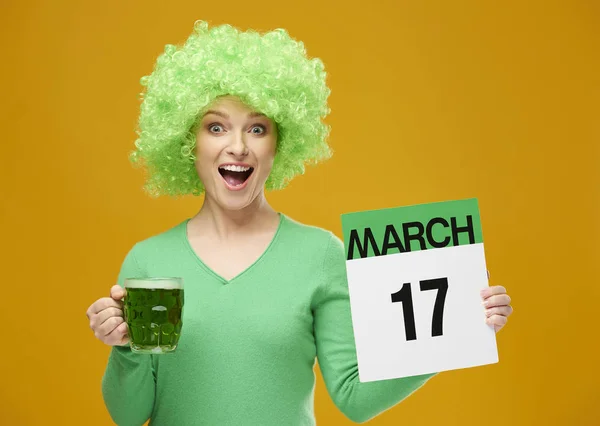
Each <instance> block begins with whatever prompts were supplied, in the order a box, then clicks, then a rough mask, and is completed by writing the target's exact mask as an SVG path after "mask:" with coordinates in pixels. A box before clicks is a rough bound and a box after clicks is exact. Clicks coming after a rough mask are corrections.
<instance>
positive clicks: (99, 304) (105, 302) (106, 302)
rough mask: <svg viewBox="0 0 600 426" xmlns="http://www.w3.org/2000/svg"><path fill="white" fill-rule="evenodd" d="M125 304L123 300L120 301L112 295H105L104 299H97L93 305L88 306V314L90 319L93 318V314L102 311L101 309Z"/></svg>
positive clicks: (119, 306)
mask: <svg viewBox="0 0 600 426" xmlns="http://www.w3.org/2000/svg"><path fill="white" fill-rule="evenodd" d="M122 306H123V303H122V302H118V301H116V300H114V299H112V298H110V297H103V298H102V299H98V300H96V301H95V302H94V303H92V305H91V306H90V307H89V308H88V310H87V312H86V315H87V317H88V319H90V320H91V319H92V316H93V315H96V314H98V313H100V312H101V311H103V310H105V309H108V308H111V307H112V308H119V309H121V307H122Z"/></svg>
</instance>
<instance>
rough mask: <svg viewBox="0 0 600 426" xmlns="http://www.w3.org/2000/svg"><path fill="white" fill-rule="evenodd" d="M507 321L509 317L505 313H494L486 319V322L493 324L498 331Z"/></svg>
mask: <svg viewBox="0 0 600 426" xmlns="http://www.w3.org/2000/svg"><path fill="white" fill-rule="evenodd" d="M507 321H508V318H506V317H505V316H503V315H492V316H491V317H489V318H486V319H485V322H486V324H488V325H493V326H494V328H495V329H496V331H498V330H499V329H501V328H502V327H504V326H505V325H506V323H507Z"/></svg>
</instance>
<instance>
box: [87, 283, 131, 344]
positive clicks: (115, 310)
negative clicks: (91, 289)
mask: <svg viewBox="0 0 600 426" xmlns="http://www.w3.org/2000/svg"><path fill="white" fill-rule="evenodd" d="M125 295H126V291H125V289H124V288H122V287H121V286H119V285H114V286H113V287H112V288H111V289H110V297H103V298H101V299H98V300H96V301H95V302H94V303H92V304H91V306H90V307H89V308H88V310H87V312H86V315H87V317H88V319H89V320H90V328H91V329H92V330H93V331H94V336H96V338H98V340H100V341H102V342H104V343H106V344H107V345H110V346H123V345H127V344H128V343H129V335H128V333H127V323H126V322H125V319H124V318H123V302H122V301H121V299H123V297H125Z"/></svg>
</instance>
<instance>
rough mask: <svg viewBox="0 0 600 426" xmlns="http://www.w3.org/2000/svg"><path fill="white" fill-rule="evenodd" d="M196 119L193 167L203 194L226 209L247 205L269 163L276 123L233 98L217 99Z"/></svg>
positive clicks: (258, 192)
mask: <svg viewBox="0 0 600 426" xmlns="http://www.w3.org/2000/svg"><path fill="white" fill-rule="evenodd" d="M200 120H201V121H200V125H199V127H198V130H197V133H196V170H197V172H198V176H199V177H200V180H201V181H202V183H203V184H204V187H205V189H206V197H207V198H210V199H211V200H212V201H215V202H216V203H217V204H219V205H220V206H221V207H223V208H224V209H226V210H240V209H243V208H244V207H247V206H249V205H250V204H252V202H254V201H255V200H256V199H257V197H258V196H259V195H262V194H263V192H264V186H265V182H266V180H267V178H268V177H269V174H270V173H271V168H272V167H273V159H274V158H275V150H276V146H277V127H276V125H275V123H274V122H273V121H272V120H270V119H269V118H267V117H266V116H264V115H262V114H260V113H259V112H257V111H254V110H252V109H251V108H249V107H248V106H246V105H245V104H243V103H242V102H241V101H240V100H239V99H238V98H235V97H232V96H225V97H221V98H219V99H217V100H216V101H215V102H214V103H213V104H212V105H211V107H210V108H209V109H208V111H207V112H206V113H205V114H204V116H202V117H201V118H200Z"/></svg>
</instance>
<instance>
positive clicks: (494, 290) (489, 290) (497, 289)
mask: <svg viewBox="0 0 600 426" xmlns="http://www.w3.org/2000/svg"><path fill="white" fill-rule="evenodd" d="M498 294H506V289H505V288H504V287H503V286H501V285H495V286H491V287H486V288H484V289H483V290H481V297H482V298H483V299H487V298H488V297H490V296H495V295H498Z"/></svg>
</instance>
